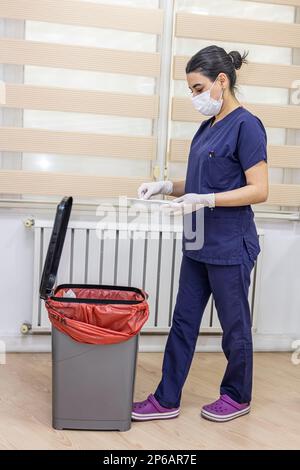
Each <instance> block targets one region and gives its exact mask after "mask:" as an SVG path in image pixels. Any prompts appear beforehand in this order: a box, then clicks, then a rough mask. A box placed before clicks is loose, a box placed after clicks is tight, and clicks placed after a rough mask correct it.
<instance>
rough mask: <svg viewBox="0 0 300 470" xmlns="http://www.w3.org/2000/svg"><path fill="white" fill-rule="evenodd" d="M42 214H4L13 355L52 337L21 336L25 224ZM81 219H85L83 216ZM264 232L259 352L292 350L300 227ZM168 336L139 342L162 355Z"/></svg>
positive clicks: (212, 345)
mask: <svg viewBox="0 0 300 470" xmlns="http://www.w3.org/2000/svg"><path fill="white" fill-rule="evenodd" d="M31 215H34V216H36V217H41V211H38V210H31V211H30V210H28V209H0V246H1V265H0V275H1V284H0V295H1V315H0V339H4V340H5V341H6V342H7V348H8V349H10V350H49V348H50V341H49V337H48V336H46V337H45V336H44V337H41V336H39V335H38V336H35V337H34V338H32V337H31V336H30V337H24V336H23V337H22V336H21V335H20V326H21V324H22V323H23V322H24V321H29V322H30V321H31V315H32V276H33V232H32V231H31V230H30V229H26V228H25V227H24V224H23V221H24V220H25V219H26V218H27V217H28V216H31ZM42 216H43V218H47V217H49V218H50V219H53V216H54V209H52V210H44V211H43V213H42ZM81 218H84V217H83V215H81ZM257 227H258V228H259V229H263V230H264V232H265V243H264V253H263V255H264V259H263V270H262V284H261V299H260V309H259V314H258V322H257V332H256V333H255V334H254V339H255V345H256V348H257V349H258V350H282V349H284V350H289V349H290V348H291V343H292V341H293V340H294V339H300V266H299V260H300V223H299V222H292V221H282V220H280V221H273V220H272V221H267V220H260V219H259V220H257ZM165 340H166V338H165V337H150V336H148V335H147V336H142V337H141V342H140V345H141V349H144V350H145V349H147V350H158V349H160V350H162V349H163V347H164V343H165ZM199 348H200V349H205V350H218V349H219V348H220V338H216V337H212V336H211V335H209V336H202V337H201V338H200V340H199Z"/></svg>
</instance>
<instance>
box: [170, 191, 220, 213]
mask: <svg viewBox="0 0 300 470" xmlns="http://www.w3.org/2000/svg"><path fill="white" fill-rule="evenodd" d="M201 207H215V194H214V193H210V194H197V193H187V194H184V195H183V196H180V197H177V198H176V199H173V201H170V203H169V204H166V205H164V206H162V207H161V210H163V211H164V210H165V211H168V212H171V213H173V214H174V215H179V214H189V213H190V212H193V211H195V210H198V209H200V208H201Z"/></svg>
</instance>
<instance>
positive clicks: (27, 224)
mask: <svg viewBox="0 0 300 470" xmlns="http://www.w3.org/2000/svg"><path fill="white" fill-rule="evenodd" d="M24 225H25V227H26V228H31V227H34V218H33V217H28V219H26V220H24Z"/></svg>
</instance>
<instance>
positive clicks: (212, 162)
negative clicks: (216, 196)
mask: <svg viewBox="0 0 300 470" xmlns="http://www.w3.org/2000/svg"><path fill="white" fill-rule="evenodd" d="M235 171H236V170H235V165H234V162H233V160H232V158H231V155H230V151H229V149H228V148H227V146H225V148H224V149H222V150H220V149H211V150H208V152H207V156H206V158H205V162H204V178H205V180H206V185H207V186H208V187H209V188H211V189H212V190H220V191H228V189H229V188H230V186H231V184H232V176H233V174H234V173H235Z"/></svg>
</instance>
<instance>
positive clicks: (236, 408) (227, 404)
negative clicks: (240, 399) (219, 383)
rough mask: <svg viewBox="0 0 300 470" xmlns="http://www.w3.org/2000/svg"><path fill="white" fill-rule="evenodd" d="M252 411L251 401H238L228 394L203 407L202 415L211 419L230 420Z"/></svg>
mask: <svg viewBox="0 0 300 470" xmlns="http://www.w3.org/2000/svg"><path fill="white" fill-rule="evenodd" d="M249 411H250V403H237V402H236V401H234V400H233V399H232V398H230V397H229V396H228V395H221V396H220V398H219V399H218V400H216V401H214V402H213V403H210V404H209V405H205V406H203V407H202V410H201V416H203V418H206V419H209V420H210V421H230V420H231V419H234V418H238V417H239V416H243V415H245V414H247V413H249Z"/></svg>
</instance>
